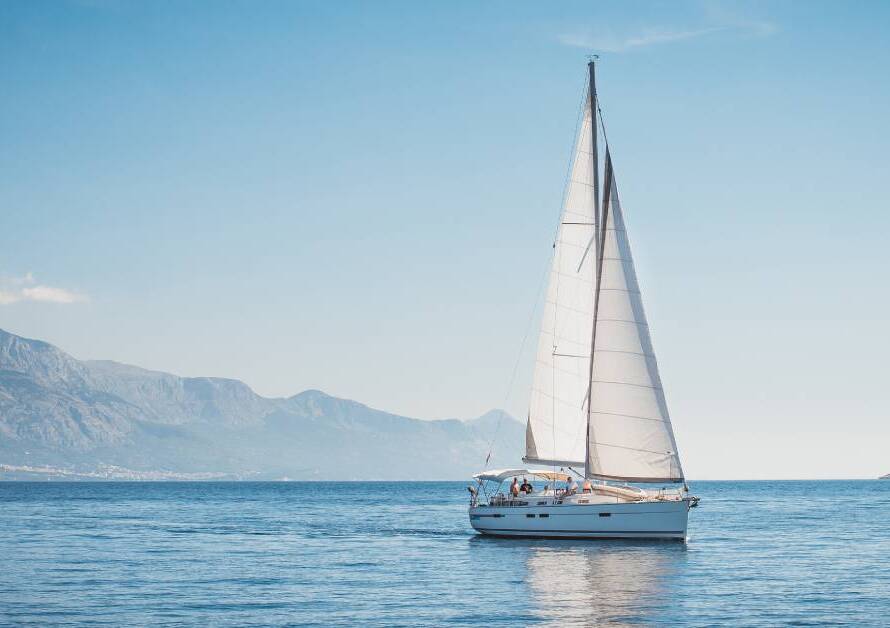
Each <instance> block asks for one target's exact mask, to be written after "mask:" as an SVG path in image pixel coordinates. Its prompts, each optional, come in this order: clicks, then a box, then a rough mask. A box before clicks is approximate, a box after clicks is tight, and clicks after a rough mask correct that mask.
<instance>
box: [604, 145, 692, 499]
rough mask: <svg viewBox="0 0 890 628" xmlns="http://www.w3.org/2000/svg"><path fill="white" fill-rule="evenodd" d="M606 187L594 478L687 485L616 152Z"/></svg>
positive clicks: (607, 170)
mask: <svg viewBox="0 0 890 628" xmlns="http://www.w3.org/2000/svg"><path fill="white" fill-rule="evenodd" d="M604 186H605V187H606V188H607V190H606V192H605V194H604V197H605V200H606V201H608V206H607V212H606V213H607V215H606V217H605V220H604V227H605V229H604V232H603V235H602V237H603V240H604V241H603V245H602V249H601V255H602V270H601V272H600V285H599V299H598V302H597V307H596V310H597V311H596V335H595V337H594V340H595V342H594V353H593V355H594V358H593V370H592V375H591V405H590V426H589V434H588V444H587V445H588V446H587V451H588V458H587V474H588V476H590V477H599V478H604V479H617V480H625V481H640V482H647V481H649V482H658V481H673V482H678V481H682V479H683V471H682V469H681V467H680V459H679V456H678V454H677V445H676V442H675V440H674V433H673V430H672V429H671V421H670V417H669V415H668V410H667V404H666V403H665V398H664V391H663V390H662V387H661V378H660V377H659V375H658V365H657V363H656V361H655V353H654V351H653V349H652V341H651V339H650V336H649V326H648V324H647V322H646V315H645V313H644V311H643V301H642V298H641V296H640V288H639V285H638V284H637V276H636V272H635V271H634V263H633V257H632V256H631V252H630V244H629V242H628V238H627V231H626V230H625V225H624V217H623V215H622V212H621V203H620V201H619V199H618V187H617V185H616V183H615V177H614V172H613V171H612V168H611V159H610V156H609V153H608V151H607V152H606V176H605V181H604ZM604 204H605V203H604Z"/></svg>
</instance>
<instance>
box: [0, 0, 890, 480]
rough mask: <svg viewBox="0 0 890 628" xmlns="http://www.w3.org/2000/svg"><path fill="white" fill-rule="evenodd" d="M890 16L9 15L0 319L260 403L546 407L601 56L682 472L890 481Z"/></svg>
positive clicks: (421, 408)
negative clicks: (548, 287) (574, 161)
mask: <svg viewBox="0 0 890 628" xmlns="http://www.w3.org/2000/svg"><path fill="white" fill-rule="evenodd" d="M888 24H890V3H886V2H871V3H869V2H857V3H845V2H775V3H772V2H753V3H725V2H714V3H708V2H688V3H677V2H648V3H639V2H638V3H632V4H628V3H623V2H560V3H540V2H515V1H513V0H510V1H505V2H488V3H476V2H439V3H432V2H408V1H406V2H379V3H371V2H355V3H350V2H326V1H324V2H267V3H254V2H223V1H215V2H209V1H206V2H185V1H183V2H142V3H136V2H126V1H120V2H118V1H114V0H89V1H88V0H82V1H80V2H30V1H28V2H13V1H6V2H3V3H0V90H2V97H0V327H2V328H4V329H7V330H8V331H11V332H14V333H18V334H21V335H25V336H29V337H36V338H41V339H44V340H48V341H50V342H53V343H55V344H57V345H59V346H60V347H62V348H63V349H65V350H67V351H69V352H70V353H72V354H73V355H74V356H76V357H78V358H109V359H114V360H119V361H123V362H129V363H135V364H138V365H141V366H145V367H148V368H154V369H159V370H165V371H171V372H174V373H178V374H181V375H215V376H223V377H233V378H238V379H242V380H244V381H245V382H247V383H248V384H250V385H251V386H252V387H253V388H254V389H255V390H256V391H257V392H259V393H261V394H263V395H272V396H287V395H291V394H294V393H297V392H299V391H301V390H304V389H306V388H320V389H322V390H325V391H327V392H329V393H331V394H335V395H338V396H344V397H349V398H353V399H357V400H360V401H363V402H365V403H368V404H370V405H372V406H375V407H378V408H381V409H385V410H388V411H392V412H398V413H402V414H406V415H409V416H418V417H423V418H439V417H471V416H475V415H479V414H481V413H483V412H485V411H486V410H488V409H489V408H492V407H497V406H505V407H506V408H507V409H508V410H509V411H510V412H512V413H513V414H515V415H516V416H518V417H520V418H524V416H525V412H526V403H527V399H528V389H529V385H530V379H531V367H532V360H533V350H534V345H535V344H536V333H537V329H536V326H537V323H536V322H533V323H532V325H531V333H530V334H529V339H528V341H527V342H526V345H525V351H524V352H522V353H521V356H520V346H521V344H522V339H523V337H524V335H525V333H526V330H527V329H528V328H529V324H528V321H529V317H530V313H531V312H532V311H533V307H534V305H535V303H536V300H537V297H538V287H539V285H540V281H541V277H542V275H543V273H544V270H545V267H546V265H547V264H548V261H549V254H550V245H551V239H552V236H553V233H554V228H555V225H556V222H557V218H558V214H559V202H560V199H561V195H562V188H563V184H564V181H565V174H566V168H567V165H568V160H569V157H570V150H571V145H572V141H573V137H572V136H573V132H574V129H575V123H576V116H577V112H578V106H579V104H580V97H581V92H582V89H583V84H584V80H585V63H586V59H585V55H586V54H588V53H590V52H598V53H600V55H601V60H600V66H599V74H598V79H599V88H600V97H601V101H602V105H603V110H604V113H605V118H606V124H607V127H608V131H609V139H610V142H611V148H612V154H613V158H614V162H615V167H616V172H617V175H618V180H619V183H620V184H621V191H622V201H623V205H624V208H625V212H626V218H627V222H628V226H629V229H630V231H631V237H632V242H633V245H634V248H635V251H634V252H635V256H636V261H637V272H638V274H639V276H640V282H641V285H642V289H643V297H644V301H645V303H646V307H647V311H648V315H649V319H650V323H651V327H652V331H653V340H654V343H655V347H656V351H657V353H658V356H659V365H660V367H661V374H662V379H663V380H664V384H665V388H666V392H667V396H668V402H669V405H670V407H671V410H672V415H673V419H674V424H675V430H676V432H677V438H678V442H679V446H680V449H681V454H682V456H683V459H684V462H685V466H686V471H687V475H688V476H689V477H691V478H762V477H867V476H874V475H876V474H879V473H886V472H890V453H888V445H890V416H888V410H887V408H888V400H890V384H888V382H887V375H888V369H887V367H886V364H887V356H888V355H890V331H888V317H890V296H888V287H887V284H888V277H890V272H888V271H890V250H888V247H890V237H888V235H890V211H888V210H890V191H888V187H887V179H888V176H890V157H888V154H890V151H888V146H890V122H888V115H890V114H888V112H890V86H888V83H890V81H888V76H890V35H888V31H887V25H888ZM517 356H520V359H519V362H518V369H517V376H516V381H515V384H514V385H513V387H512V391H511V393H510V394H509V395H507V392H508V385H509V382H510V378H511V373H512V371H513V366H514V364H515V363H516V361H517ZM505 398H506V401H505Z"/></svg>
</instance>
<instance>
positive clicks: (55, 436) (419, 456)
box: [0, 329, 524, 480]
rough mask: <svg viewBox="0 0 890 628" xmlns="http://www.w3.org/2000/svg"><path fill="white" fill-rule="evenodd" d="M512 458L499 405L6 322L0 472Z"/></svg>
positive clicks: (125, 473)
mask: <svg viewBox="0 0 890 628" xmlns="http://www.w3.org/2000/svg"><path fill="white" fill-rule="evenodd" d="M495 434H497V438H496V448H495V452H494V455H493V458H492V465H498V464H500V465H510V464H515V463H516V462H518V460H519V456H520V452H521V451H522V449H523V442H524V426H523V425H522V424H520V423H519V422H518V421H516V420H515V419H514V418H512V417H510V416H509V415H507V414H506V413H505V412H503V411H501V410H492V411H490V412H488V413H486V414H484V415H482V416H480V417H478V418H475V419H470V420H458V419H445V420H419V419H413V418H409V417H405V416H399V415H395V414H390V413H387V412H383V411H381V410H375V409H373V408H369V407H368V406H366V405H363V404H361V403H358V402H356V401H351V400H348V399H340V398H337V397H333V396H331V395H327V394H325V393H323V392H321V391H318V390H307V391H305V392H302V393H299V394H297V395H294V396H293V397H287V398H267V397H261V396H260V395H258V394H256V393H255V392H254V391H253V390H251V388H250V387H249V386H248V385H247V384H245V383H244V382H241V381H238V380H234V379H223V378H217V377H178V376H176V375H172V374H170V373H162V372H158V371H150V370H146V369H142V368H139V367H136V366H131V365H127V364H120V363H118V362H111V361H107V360H77V359H75V358H73V357H72V356H70V355H68V354H67V353H65V352H64V351H62V350H60V349H58V348H57V347H55V346H53V345H51V344H49V343H46V342H43V341H40V340H32V339H28V338H23V337H20V336H17V335H15V334H11V333H8V332H6V331H3V330H2V329H0V478H3V479H33V478H72V479H85V478H106V479H109V478H110V479H284V478H287V479H295V480H298V479H304V480H306V479H317V480H351V479H379V480H413V479H416V480H430V479H464V478H467V477H469V475H470V474H471V473H472V472H474V471H478V470H479V469H480V468H481V466H482V464H483V463H484V462H485V456H486V453H487V451H488V448H489V443H490V442H491V439H492V438H493V437H494V436H495Z"/></svg>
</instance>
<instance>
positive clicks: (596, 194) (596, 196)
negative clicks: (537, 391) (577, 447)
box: [584, 55, 602, 478]
mask: <svg viewBox="0 0 890 628" xmlns="http://www.w3.org/2000/svg"><path fill="white" fill-rule="evenodd" d="M596 59H597V56H596V55H593V56H592V57H591V58H590V61H589V62H588V64H587V71H588V74H589V76H590V87H589V89H588V93H589V94H590V98H589V101H590V133H591V136H592V137H591V140H592V141H591V144H590V145H591V149H592V150H591V152H592V155H591V160H590V162H591V165H592V166H593V211H594V216H595V218H594V221H593V222H594V227H593V233H594V250H595V252H596V258H595V260H594V264H595V265H596V266H595V268H596V292H595V293H594V309H593V332H592V334H591V338H590V375H589V377H588V378H587V380H588V382H591V383H589V384H588V388H587V429H586V430H585V431H584V436H585V438H586V439H587V445H586V454H585V456H584V477H585V478H586V477H589V475H590V469H589V468H588V467H589V465H590V440H591V439H590V409H591V407H592V399H593V383H592V381H593V345H594V341H595V339H596V301H597V300H598V299H599V287H600V272H601V268H600V266H601V264H600V227H601V222H602V221H601V219H600V216H601V215H602V214H601V213H600V169H599V148H598V144H599V142H598V141H597V115H596V110H597V100H596Z"/></svg>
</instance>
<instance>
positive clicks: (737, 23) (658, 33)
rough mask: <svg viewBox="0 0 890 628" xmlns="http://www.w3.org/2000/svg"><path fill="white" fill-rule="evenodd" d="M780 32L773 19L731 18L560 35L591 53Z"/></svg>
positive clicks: (565, 42)
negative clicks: (630, 30) (733, 34)
mask: <svg viewBox="0 0 890 628" xmlns="http://www.w3.org/2000/svg"><path fill="white" fill-rule="evenodd" d="M777 31H778V27H777V26H776V25H775V24H773V23H772V22H765V21H749V20H732V21H730V22H726V23H718V24H713V25H711V26H705V27H702V28H695V29H677V28H670V27H665V26H654V27H649V28H643V29H641V30H639V31H638V32H635V33H616V32H606V31H593V30H588V31H573V32H567V33H563V34H561V35H558V39H559V41H560V43H562V44H564V45H566V46H572V47H574V48H584V49H587V50H590V51H592V52H613V53H615V52H627V51H629V50H634V49H638V48H647V47H649V46H658V45H664V44H671V43H676V42H680V41H687V40H690V39H698V38H700V37H706V36H708V35H713V34H716V33H721V32H723V33H727V32H736V33H745V34H749V35H755V36H759V37H766V36H768V35H772V34H774V33H776V32H777Z"/></svg>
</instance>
